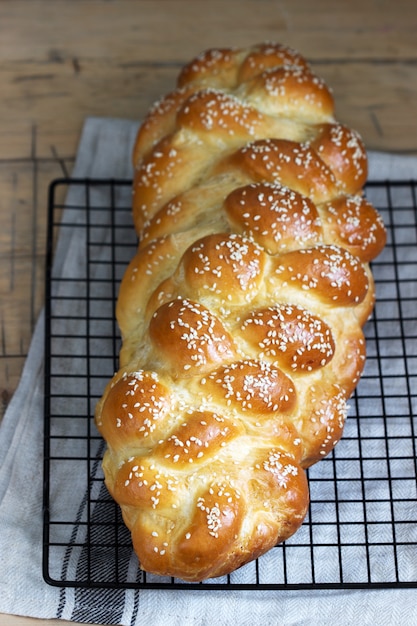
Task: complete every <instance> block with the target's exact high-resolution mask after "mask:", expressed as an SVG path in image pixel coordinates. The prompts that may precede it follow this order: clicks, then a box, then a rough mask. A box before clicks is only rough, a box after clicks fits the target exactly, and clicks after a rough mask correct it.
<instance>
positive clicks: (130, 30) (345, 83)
mask: <svg viewBox="0 0 417 626" xmlns="http://www.w3.org/2000/svg"><path fill="white" fill-rule="evenodd" d="M416 31H417V3H416V2H415V0H396V2H392V0H365V1H364V0H340V1H339V2H334V0H313V1H311V0H228V1H227V2H224V1H223V0H211V1H208V0H135V1H133V0H118V1H116V0H113V1H111V0H54V2H50V1H48V0H3V2H1V3H0V88H1V94H2V97H1V99H0V198H1V202H0V329H1V330H0V333H1V335H0V336H1V344H0V357H1V358H0V383H1V389H0V393H1V403H0V412H1V413H2V412H3V411H4V409H5V407H6V406H7V404H8V402H9V400H10V398H11V397H12V394H13V392H14V390H15V388H16V386H17V384H18V381H19V377H20V374H21V370H22V366H23V363H24V359H25V357H26V354H27V351H28V347H29V344H30V338H31V335H32V332H33V328H34V324H35V321H36V319H37V316H38V314H39V311H40V309H41V306H42V303H43V294H44V289H43V266H44V257H45V253H44V251H45V229H46V200H47V188H48V184H49V182H50V181H51V180H52V179H54V178H55V177H57V176H61V175H66V174H69V173H71V169H72V166H73V162H74V157H75V154H76V150H77V145H78V141H79V137H80V132H81V128H82V124H83V122H84V120H85V118H86V117H88V116H106V117H121V118H127V119H140V118H142V117H143V115H144V114H145V113H146V111H147V109H148V107H149V105H150V104H151V103H152V102H153V101H154V100H155V99H157V98H159V97H160V96H161V95H162V94H163V93H165V92H167V91H168V90H170V89H171V88H172V87H173V86H174V82H175V77H176V75H177V72H178V70H179V68H180V66H181V65H182V64H183V63H185V62H187V61H188V60H190V58H192V57H193V56H194V55H196V54H197V53H198V52H200V51H202V50H203V49H205V48H208V47H214V46H246V45H248V44H252V43H257V42H260V41H264V40H275V41H279V42H281V43H284V44H287V45H290V46H292V47H295V48H297V49H298V50H299V51H300V52H301V53H302V54H303V55H304V56H306V57H307V58H308V59H309V60H310V61H311V63H312V65H313V68H314V69H315V71H316V72H317V73H319V74H320V75H321V76H323V78H324V79H325V80H326V81H327V82H328V84H329V85H331V87H332V88H333V91H334V96H335V100H336V107H337V108H336V111H337V116H338V118H339V119H340V121H342V122H344V123H346V124H348V125H350V126H352V127H353V128H356V129H357V130H358V131H359V132H360V133H361V135H362V136H363V138H364V140H365V143H366V145H367V148H368V149H373V150H386V151H392V152H397V153H410V154H417V116H416V107H415V103H416V101H417V43H416V37H415V33H416ZM416 175H417V173H416ZM1 413H0V414H1ZM18 619H20V618H18ZM5 623H7V622H5ZM19 623H20V622H19ZM22 623H23V621H22Z"/></svg>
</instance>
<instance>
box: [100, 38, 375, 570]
mask: <svg viewBox="0 0 417 626" xmlns="http://www.w3.org/2000/svg"><path fill="white" fill-rule="evenodd" d="M133 160H134V166H135V176H134V185H133V217H134V224H135V228H136V230H137V233H138V236H139V241H140V244H139V247H138V251H137V254H136V255H135V257H134V258H133V259H132V261H131V263H130V265H129V266H128V268H127V270H126V273H125V276H124V278H123V281H122V284H121V287H120V294H119V298H118V304H117V318H118V323H119V326H120V329H121V333H122V338H123V345H122V349H121V353H120V370H119V371H118V372H117V373H116V374H115V376H114V378H113V379H112V380H111V381H110V382H109V384H108V386H107V388H106V390H105V392H104V395H103V398H102V399H101V400H100V402H99V403H98V406H97V410H96V424H97V427H98V429H99V431H100V432H101V434H102V435H103V437H104V438H105V439H106V441H107V450H106V453H105V456H104V461H103V468H104V473H105V480H106V484H107V487H108V489H109V492H110V493H111V495H112V496H113V497H114V498H115V500H116V501H117V502H118V503H119V504H120V506H121V510H122V513H123V517H124V520H125V522H126V524H127V526H128V527H129V529H130V530H131V533H132V540H133V545H134V548H135V551H136V552H137V554H138V557H139V560H140V564H141V567H142V568H143V569H144V570H146V571H150V572H153V573H156V574H160V575H168V576H175V577H179V578H181V579H184V580H187V581H201V580H203V579H206V578H209V577H216V576H220V575H223V574H227V573H230V572H231V571H233V570H234V569H236V568H238V567H240V566H241V565H243V564H244V563H246V562H248V561H250V560H252V559H255V558H257V557H258V556H260V555H261V554H263V553H265V552H266V551H267V550H269V549H270V548H272V547H273V546H275V545H276V544H277V543H278V542H281V541H283V540H285V539H286V538H288V537H289V536H291V535H292V534H293V533H294V532H295V531H296V530H297V529H298V527H299V526H300V525H301V523H302V522H303V520H304V518H305V515H306V512H307V507H308V501H309V495H308V486H307V480H306V473H305V469H306V468H308V467H309V466H310V465H312V464H313V463H315V462H317V461H319V460H320V459H322V458H323V457H325V456H326V455H328V454H329V453H330V452H331V450H332V449H333V448H334V446H335V444H336V443H337V441H338V440H339V439H340V437H341V435H342V431H343V425H344V421H345V417H346V402H347V400H348V398H349V396H350V395H351V394H352V392H353V390H354V388H355V386H356V385H357V383H358V380H359V378H360V376H361V373H362V370H363V367H364V362H365V342H364V337H363V332H362V328H363V325H364V323H365V321H366V320H367V319H368V317H369V315H370V313H371V311H372V308H373V304H374V285H373V281H372V275H371V272H370V270H369V266H368V263H369V262H370V261H371V260H372V259H373V258H374V257H375V256H376V255H377V254H379V252H380V251H381V250H382V248H383V246H384V243H385V230H384V226H383V223H382V221H381V219H380V217H379V215H378V214H377V212H376V210H375V209H374V207H373V206H372V205H371V204H370V203H369V202H368V201H367V200H366V199H365V198H364V196H363V193H362V188H363V185H364V183H365V180H366V176H367V157H366V153H365V149H364V147H363V144H362V141H361V139H360V137H359V136H358V134H357V133H356V132H354V131H352V130H350V129H349V128H347V127H345V126H343V125H342V124H340V123H338V122H337V121H336V120H335V118H334V103H333V98H332V94H331V92H330V90H329V89H328V87H327V86H326V85H325V83H324V82H323V81H322V80H321V79H320V78H319V77H317V76H316V75H315V74H314V73H313V71H312V70H311V69H310V67H309V65H308V64H307V62H306V61H305V59H303V58H302V57H301V56H300V55H299V54H298V53H296V52H294V51H293V50H290V49H288V48H285V47H284V46H281V45H276V44H262V45H258V46H254V47H252V48H249V49H246V50H233V49H219V50H209V51H208V52H205V53H204V54H202V55H200V56H199V57H197V58H196V59H195V60H193V61H192V62H191V63H190V64H189V65H187V66H186V67H185V68H184V69H183V70H182V72H181V74H180V76H179V79H178V87H177V89H176V90H174V91H173V92H172V93H171V94H169V95H167V96H166V97H165V98H164V99H163V100H162V101H160V102H158V103H157V104H155V105H154V106H153V107H152V109H151V110H150V112H149V115H148V116H147V118H146V119H145V121H144V123H143V125H142V126H141V129H140V131H139V133H138V136H137V141H136V145H135V148H134V154H133Z"/></svg>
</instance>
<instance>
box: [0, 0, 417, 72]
mask: <svg viewBox="0 0 417 626" xmlns="http://www.w3.org/2000/svg"><path fill="white" fill-rule="evenodd" d="M22 15H24V16H25V18H24V19H22ZM416 21H417V15H416V9H415V2H414V0H396V2H390V1H389V0H368V1H367V2H363V1H362V0H340V1H339V2H334V0H315V2H314V3H313V2H309V1H308V0H292V1H291V3H282V2H275V1H273V0H228V2H224V1H223V0H211V2H205V1H203V0H193V1H192V2H190V1H189V0H141V1H139V2H135V3H133V2H131V0H118V2H107V1H105V0H101V1H97V0H84V1H83V2H68V1H65V0H55V1H54V2H53V3H52V2H44V1H42V0H31V2H27V1H25V0H13V2H3V3H1V4H0V23H2V24H4V25H5V27H4V29H3V32H2V38H1V43H0V58H3V59H15V60H18V59H19V60H29V59H33V58H37V59H40V58H42V59H43V60H44V61H45V62H47V61H48V59H49V60H51V59H54V58H55V59H58V58H60V59H63V60H65V59H67V58H70V59H71V58H72V59H80V58H90V59H91V58H96V59H98V60H104V59H108V58H113V59H114V58H119V59H122V60H125V61H126V60H129V59H130V60H132V61H135V60H140V61H142V62H143V61H152V62H153V61H159V62H163V61H171V60H174V61H175V62H183V61H185V60H187V59H189V58H190V57H191V56H193V55H194V54H195V53H196V51H198V50H200V49H202V48H205V47H207V46H225V45H226V46H228V45H247V44H248V43H252V42H254V43H255V42H257V41H263V40H264V39H273V40H281V41H282V42H283V43H287V44H289V45H293V46H296V47H300V48H301V51H302V52H303V53H304V54H305V55H307V56H308V57H309V58H313V59H314V58H317V57H318V58H352V59H354V58H362V57H365V58H381V57H387V56H388V57H390V58H400V57H402V58H410V57H412V58H414V59H415V58H416V46H415V27H416ZM173 25H175V27H172V26H173Z"/></svg>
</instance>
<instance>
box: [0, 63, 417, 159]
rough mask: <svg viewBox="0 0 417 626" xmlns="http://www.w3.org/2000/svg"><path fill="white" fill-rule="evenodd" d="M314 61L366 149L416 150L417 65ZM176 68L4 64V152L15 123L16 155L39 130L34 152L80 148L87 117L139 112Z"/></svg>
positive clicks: (0, 131) (58, 154)
mask: <svg viewBox="0 0 417 626" xmlns="http://www.w3.org/2000/svg"><path fill="white" fill-rule="evenodd" d="M313 68H314V69H315V71H316V72H317V73H318V74H320V75H321V76H323V77H324V78H325V80H326V81H327V82H328V84H329V85H331V86H332V88H333V91H334V95H335V101H336V107H337V115H338V117H339V119H340V120H342V121H343V122H345V123H346V124H348V125H350V126H352V127H353V128H356V129H357V130H358V131H359V132H360V133H361V134H362V135H363V137H364V140H365V142H366V144H367V146H368V148H369V149H373V150H393V151H396V152H401V151H402V152H416V153H417V117H416V115H415V102H416V101H417V64H413V63H409V64H401V66H399V65H398V64H396V63H381V64H373V63H368V62H366V63H365V62H356V63H354V62H349V63H340V62H332V63H323V62H321V63H320V62H317V63H313ZM178 69H179V66H169V67H158V66H157V67H154V66H149V65H148V64H143V65H142V64H140V65H139V64H138V65H136V66H134V67H133V66H128V67H120V65H118V64H114V63H113V64H111V63H105V62H101V61H91V60H89V61H87V60H86V61H83V62H82V69H81V70H80V71H79V72H78V73H77V74H75V73H74V71H73V69H72V67H71V65H70V64H69V63H66V64H64V65H61V64H60V65H55V66H54V67H53V71H50V72H48V73H47V74H42V75H41V74H36V78H34V79H33V80H29V79H26V77H27V76H28V75H29V76H30V72H31V71H33V65H28V64H23V63H22V64H19V66H18V68H16V67H15V66H13V64H10V63H6V64H4V65H3V66H2V67H1V69H0V83H1V84H2V85H3V91H2V94H3V98H2V100H1V101H0V159H7V158H8V154H9V151H10V148H9V145H10V142H9V141H8V139H9V138H10V129H11V128H13V129H15V130H16V132H17V135H18V137H19V138H22V141H20V140H18V141H15V142H13V147H14V154H13V157H14V158H25V157H28V156H29V154H28V153H30V152H31V151H32V150H33V146H32V143H33V141H32V137H33V133H36V141H37V158H42V159H45V158H51V157H55V158H63V159H65V158H66V157H68V156H69V155H72V154H74V152H75V150H76V146H77V143H78V139H79V133H80V129H81V127H82V124H83V121H84V119H85V117H86V116H104V117H122V118H126V119H141V118H142V117H143V116H144V115H145V114H146V111H147V110H148V108H149V106H150V104H151V103H152V102H153V101H154V100H156V99H158V98H159V97H160V96H161V95H162V94H164V93H166V92H167V91H169V90H170V89H172V88H173V87H174V85H175V79H176V76H177V73H178ZM12 77H14V79H13V78H12ZM28 115H30V118H31V120H32V126H31V127H30V128H29V127H28Z"/></svg>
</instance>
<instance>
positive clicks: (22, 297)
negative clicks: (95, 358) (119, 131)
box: [0, 160, 72, 418]
mask: <svg viewBox="0 0 417 626" xmlns="http://www.w3.org/2000/svg"><path fill="white" fill-rule="evenodd" d="M71 165H72V164H71V162H67V163H66V167H67V168H68V170H70V169H71ZM58 176H62V164H61V163H60V162H58V161H53V160H50V161H46V162H39V163H38V162H36V161H33V162H30V161H23V162H15V163H4V162H3V163H0V190H1V194H2V211H1V212H0V251H1V252H0V394H1V402H0V418H1V416H2V415H3V413H4V411H5V409H6V407H7V404H8V402H9V401H10V398H11V396H12V395H13V392H14V390H15V389H16V387H17V384H18V382H19V379H20V375H21V371H22V368H23V365H24V361H25V358H26V355H27V352H28V350H29V345H30V340H31V337H32V333H33V329H34V325H35V323H36V320H37V318H38V315H39V312H40V310H41V308H42V306H43V302H44V269H45V250H46V226H47V193H48V185H49V182H50V181H51V180H52V179H53V178H56V177H58Z"/></svg>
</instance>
